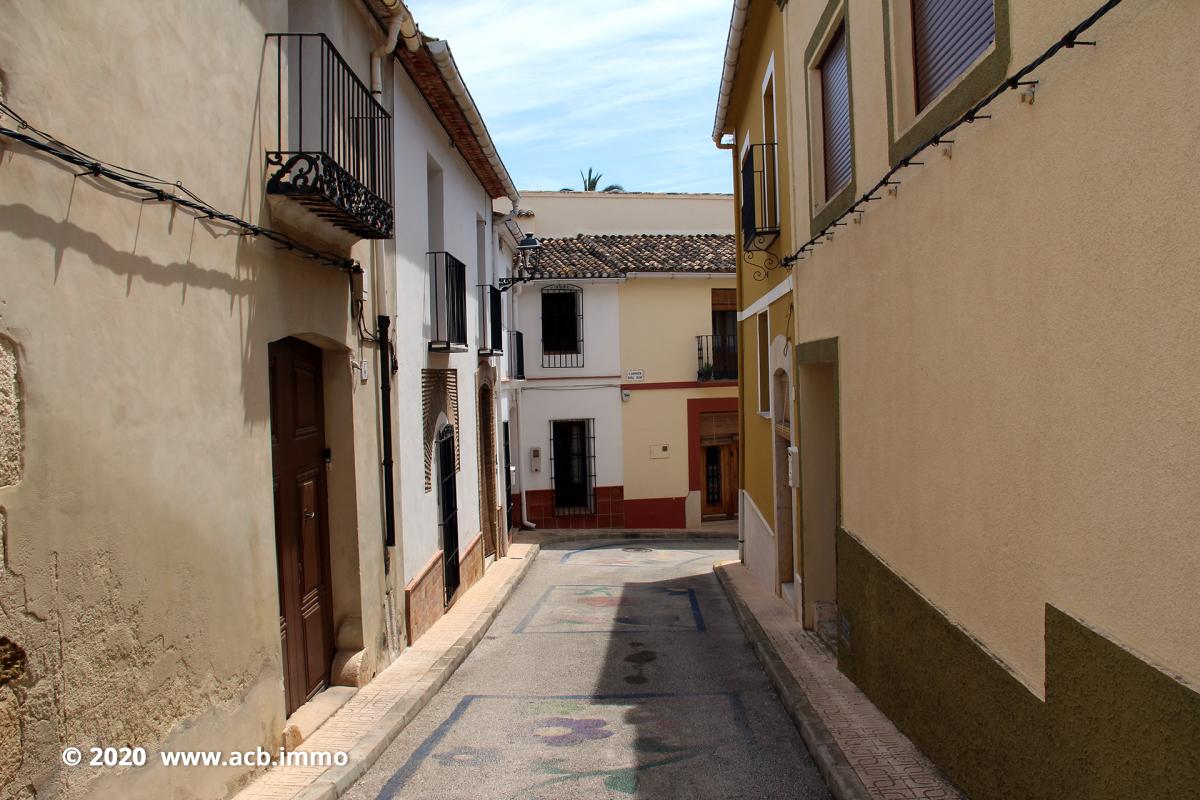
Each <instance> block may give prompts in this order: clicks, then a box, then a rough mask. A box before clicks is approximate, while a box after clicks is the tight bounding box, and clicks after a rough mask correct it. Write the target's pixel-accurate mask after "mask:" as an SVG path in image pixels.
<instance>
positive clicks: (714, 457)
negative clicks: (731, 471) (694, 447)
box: [700, 445, 725, 519]
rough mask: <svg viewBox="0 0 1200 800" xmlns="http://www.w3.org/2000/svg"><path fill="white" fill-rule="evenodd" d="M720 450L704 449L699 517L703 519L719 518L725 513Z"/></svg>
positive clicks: (717, 448)
mask: <svg viewBox="0 0 1200 800" xmlns="http://www.w3.org/2000/svg"><path fill="white" fill-rule="evenodd" d="M721 449H722V448H721V447H719V446H718V445H709V446H708V447H705V448H704V491H703V492H702V493H701V503H700V516H701V517H702V518H705V519H711V518H713V517H719V516H721V515H723V514H724V513H725V508H724V505H725V504H724V494H725V480H724V474H723V473H724V467H723V465H722V464H721Z"/></svg>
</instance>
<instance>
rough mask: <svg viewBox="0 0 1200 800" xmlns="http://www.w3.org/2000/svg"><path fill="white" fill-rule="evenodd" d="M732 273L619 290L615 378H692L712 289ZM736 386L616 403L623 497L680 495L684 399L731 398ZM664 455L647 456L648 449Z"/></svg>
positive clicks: (729, 281) (665, 392) (684, 465)
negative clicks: (636, 374)
mask: <svg viewBox="0 0 1200 800" xmlns="http://www.w3.org/2000/svg"><path fill="white" fill-rule="evenodd" d="M734 285H735V284H734V279H733V277H732V276H728V277H724V276H712V277H710V276H704V277H696V276H677V277H668V276H637V277H631V278H630V279H629V280H628V281H626V282H625V283H623V284H622V285H621V286H620V289H619V294H620V314H621V334H622V336H621V375H622V381H623V382H629V381H628V379H627V378H626V377H625V376H626V375H627V373H628V371H629V370H642V372H643V373H644V375H645V380H644V382H645V383H680V382H682V383H688V382H695V381H696V370H697V356H696V337H697V336H701V335H708V334H711V333H712V290H713V289H732V288H734ZM736 396H737V387H736V386H730V387H724V388H718V389H713V388H699V387H690V388H678V389H666V388H664V389H647V390H632V391H631V392H630V399H629V400H628V401H626V402H624V403H622V406H621V417H622V440H623V442H624V454H625V497H626V499H639V498H652V497H684V496H686V495H687V493H688V438H687V433H688V418H687V401H688V399H689V398H702V397H736ZM663 444H665V445H668V447H669V448H670V449H669V453H670V455H669V457H668V458H650V447H651V446H652V445H663Z"/></svg>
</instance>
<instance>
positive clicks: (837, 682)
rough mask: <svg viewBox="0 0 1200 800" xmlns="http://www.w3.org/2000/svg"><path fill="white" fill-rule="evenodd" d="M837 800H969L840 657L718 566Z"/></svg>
mask: <svg viewBox="0 0 1200 800" xmlns="http://www.w3.org/2000/svg"><path fill="white" fill-rule="evenodd" d="M713 570H714V571H715V572H716V573H717V577H718V578H719V579H720V581H721V585H722V586H724V587H725V590H726V592H728V594H729V600H730V602H731V603H732V605H733V607H734V610H735V611H736V612H737V614H738V617H739V620H740V621H741V623H742V626H743V627H744V628H745V630H746V635H747V637H748V638H749V639H750V640H751V641H752V642H753V643H754V648H755V651H756V652H757V653H758V656H759V658H760V659H761V660H762V661H763V666H764V667H765V668H766V670H767V674H768V675H770V677H771V682H772V683H773V684H775V688H776V689H777V690H778V691H779V694H780V696H781V697H782V699H783V701H784V705H785V706H787V708H788V711H789V713H791V714H792V717H793V718H794V719H795V721H796V723H797V725H798V726H799V728H800V732H801V736H802V738H803V739H804V742H805V744H806V745H807V746H808V748H809V750H810V751H811V752H812V753H813V757H814V758H815V759H816V761H817V765H818V766H819V767H820V768H821V771H822V773H823V774H824V775H825V779H826V781H827V782H828V783H829V785H830V788H831V789H832V791H833V794H834V797H836V798H838V800H935V799H936V800H965V797H964V795H962V794H961V793H960V792H959V791H958V790H957V789H956V788H955V787H954V785H953V784H952V783H950V782H949V780H947V779H946V777H945V776H944V775H943V774H942V773H941V772H940V771H939V770H938V768H937V767H936V766H935V765H934V764H933V763H932V762H931V761H930V760H929V759H928V758H926V757H925V756H924V755H923V754H922V753H921V751H920V750H918V749H917V746H916V745H915V744H913V743H912V741H911V740H909V738H908V737H907V736H905V735H904V734H903V733H901V732H900V731H899V730H897V728H896V726H895V725H893V724H892V721H891V720H889V719H888V718H887V717H886V716H885V715H884V714H883V712H882V711H880V710H879V709H878V708H876V707H875V705H874V704H873V703H872V702H871V701H870V700H868V699H867V697H866V696H865V695H864V694H863V693H862V692H861V691H859V689H858V687H856V686H855V685H854V684H853V683H852V682H851V681H850V679H849V678H847V677H846V676H845V675H843V674H842V673H841V672H839V671H838V668H837V659H836V658H835V657H834V655H833V654H832V653H830V652H829V650H828V649H826V648H825V646H824V645H823V644H822V643H821V641H820V640H819V639H818V638H817V637H816V636H815V635H814V634H812V633H811V632H809V631H806V630H804V627H803V626H802V625H801V624H800V623H799V622H798V621H796V619H795V618H794V617H793V614H792V609H791V608H790V607H789V606H788V605H787V604H786V603H785V602H784V601H783V600H781V599H779V598H778V597H775V596H774V595H773V594H771V593H770V592H768V591H767V590H766V589H764V588H763V587H762V586H760V585H759V583H758V581H757V580H755V579H754V577H753V576H752V575H751V574H750V571H749V570H748V569H746V567H745V566H744V565H742V564H740V563H738V562H736V561H732V562H725V563H723V564H717V565H715V566H714V567H713Z"/></svg>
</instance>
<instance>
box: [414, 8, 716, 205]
mask: <svg viewBox="0 0 1200 800" xmlns="http://www.w3.org/2000/svg"><path fill="white" fill-rule="evenodd" d="M408 5H409V7H410V8H411V9H412V11H413V14H414V16H415V17H416V19H417V23H418V25H420V27H421V30H422V31H423V32H424V33H425V34H427V35H429V36H435V37H438V38H443V39H446V40H447V41H448V42H449V43H450V47H451V50H452V51H453V52H454V58H455V61H456V62H457V63H458V66H459V69H460V70H461V71H462V73H463V77H464V78H465V80H466V82H467V85H468V87H469V88H470V90H471V95H472V96H473V97H474V98H475V102H476V104H477V105H478V106H479V108H480V110H481V111H482V112H483V115H484V118H485V120H486V121H487V125H488V129H489V130H490V131H491V133H492V137H493V138H494V139H495V140H496V143H497V145H498V147H499V148H500V153H501V156H502V157H503V158H504V160H505V163H506V165H507V166H508V168H509V170H510V171H511V172H512V173H513V176H514V178H515V179H516V181H517V183H518V185H519V186H521V187H522V188H530V189H532V188H554V189H557V188H559V187H560V186H575V185H576V184H577V183H578V182H579V177H578V174H577V173H578V171H579V170H580V169H584V170H586V169H587V168H588V167H595V168H596V169H598V170H600V171H601V172H604V173H605V182H608V181H610V180H611V181H614V182H617V183H621V184H622V185H624V186H625V188H627V189H630V190H662V191H705V190H709V191H729V189H730V180H731V170H730V166H729V156H728V154H727V153H724V152H722V151H718V150H717V149H716V148H715V147H713V144H712V142H711V140H710V139H709V134H710V131H711V129H712V115H713V110H714V108H715V105H716V98H717V88H718V82H719V80H720V73H721V59H722V56H723V54H724V45H725V35H726V32H727V29H728V25H729V15H730V8H731V2H730V0H606V2H604V3H594V2H583V0H526V1H525V2H514V1H513V0H457V1H455V0H410V2H409V3H408Z"/></svg>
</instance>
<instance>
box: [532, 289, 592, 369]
mask: <svg viewBox="0 0 1200 800" xmlns="http://www.w3.org/2000/svg"><path fill="white" fill-rule="evenodd" d="M542 366H543V367H582V366H583V290H582V289H580V288H579V287H578V286H571V285H567V284H559V285H555V286H547V287H545V288H544V289H542Z"/></svg>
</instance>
